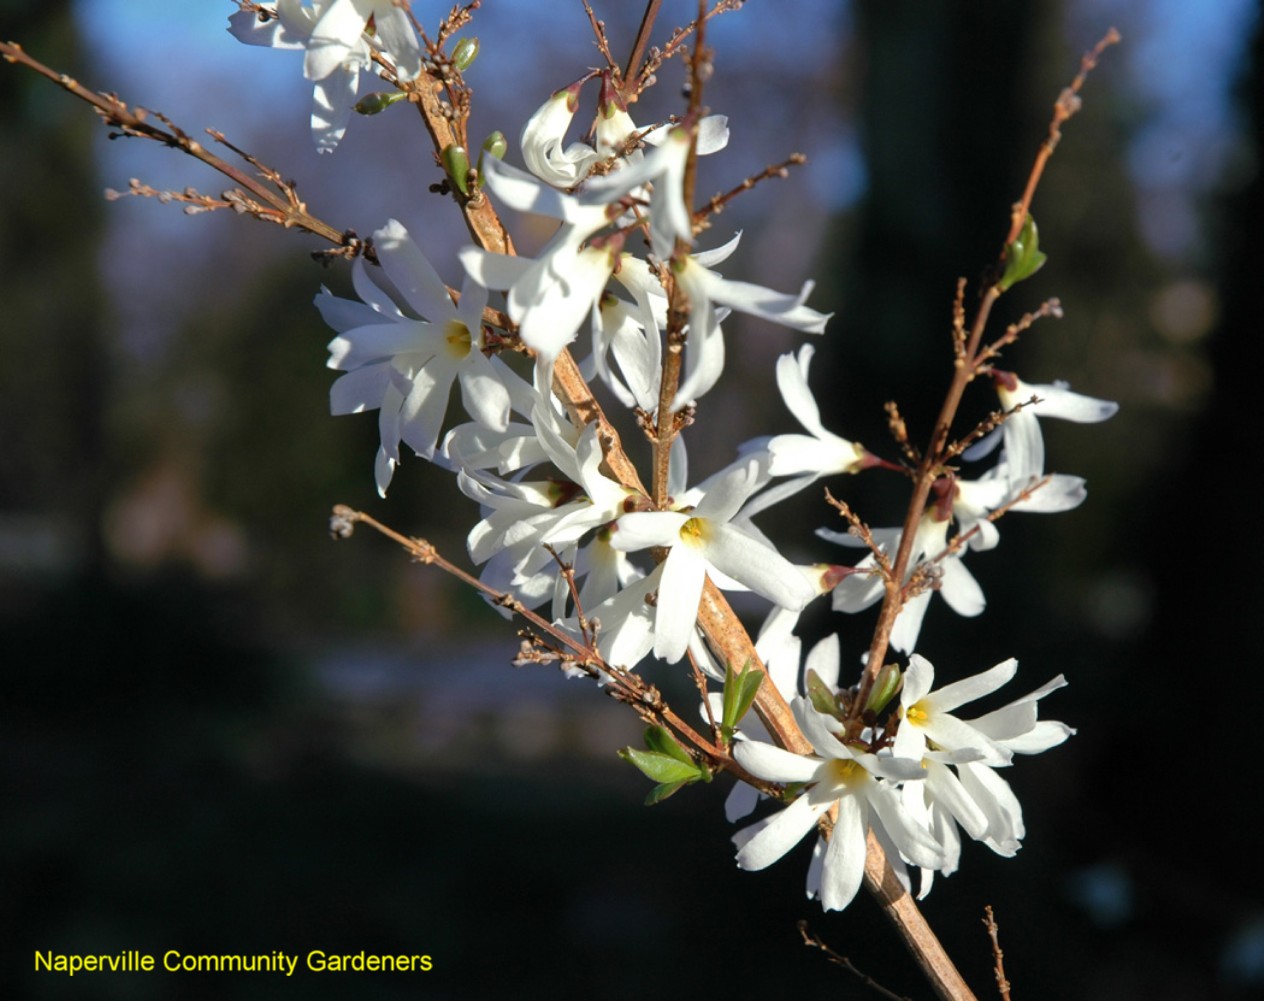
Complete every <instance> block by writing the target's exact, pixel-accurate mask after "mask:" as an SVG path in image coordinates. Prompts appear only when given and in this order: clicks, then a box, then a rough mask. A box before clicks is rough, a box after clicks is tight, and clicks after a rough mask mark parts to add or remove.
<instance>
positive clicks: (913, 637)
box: [816, 504, 987, 652]
mask: <svg viewBox="0 0 1264 1001" xmlns="http://www.w3.org/2000/svg"><path fill="white" fill-rule="evenodd" d="M951 521H952V517H951V513H950V511H944V510H943V506H941V505H936V504H931V505H929V506H928V507H927V508H926V511H925V513H924V514H923V515H922V519H921V521H920V522H919V523H918V526H917V533H916V535H914V537H913V546H912V551H911V552H910V553H909V563H908V569H907V571H906V572H905V577H904V582H903V583H908V581H909V579H910V578H911V577H912V575H913V574H914V573H915V572H916V571H917V569H918V567H919V566H922V565H930V567H931V572H932V574H933V578H932V579H933V581H934V582H936V583H937V584H938V587H937V588H935V589H934V591H935V592H937V593H938V594H939V595H940V596H941V597H942V598H943V599H944V601H945V602H947V603H948V607H949V608H951V609H952V610H953V611H954V612H956V613H957V614H958V615H964V616H967V617H971V616H975V615H978V614H979V613H980V612H982V611H983V608H984V606H985V605H986V604H987V599H985V598H984V596H983V589H982V588H980V587H979V582H978V581H976V580H975V579H974V575H973V574H971V573H970V571H969V570H967V569H966V566H965V564H964V563H963V562H962V561H961V554H960V553H959V552H953V553H949V552H947V549H948V527H949V525H950V523H951ZM816 534H817V535H818V536H820V537H821V538H823V539H827V540H829V541H830V542H837V543H839V544H840V545H844V546H857V545H863V543H861V542H860V540H859V539H856V538H855V537H853V536H851V535H848V534H847V533H846V532H834V531H831V530H829V529H825V528H818V529H817V530H816ZM900 535H901V532H900V529H898V528H886V529H881V528H880V529H874V531H873V538H874V541H875V542H877V543H878V544H879V545H880V546H882V547H883V549H884V550H885V551H886V552H887V553H888V554H892V555H894V553H895V551H896V550H897V549H898V548H899V544H900ZM856 571H857V572H856V573H854V574H852V575H851V576H850V577H847V578H846V579H844V580H843V581H842V582H841V583H840V584H839V585H838V586H837V587H836V588H834V597H833V607H834V610H835V611H838V612H848V613H855V612H859V611H863V610H864V609H866V608H868V607H869V606H870V605H872V604H874V603H875V602H877V601H878V600H879V599H881V598H882V597H883V595H884V594H885V593H886V585H885V584H884V583H883V579H882V575H881V574H880V573H878V572H877V561H876V560H875V559H874V557H873V555H872V554H870V555H869V556H866V557H865V558H864V559H863V560H861V561H860V562H859V563H857V564H856ZM923 572H925V571H923ZM929 583H930V582H929V581H928V584H929ZM931 594H932V591H931V590H930V589H929V588H928V589H926V590H923V591H921V592H920V593H919V594H916V595H914V596H913V597H911V598H909V599H908V600H907V601H905V603H904V607H903V608H902V609H901V610H900V614H899V616H898V617H897V618H896V620H895V625H894V627H892V629H891V646H893V647H894V648H895V649H896V650H901V651H905V652H907V651H910V650H912V649H913V648H914V647H915V646H916V645H917V637H918V635H919V634H920V633H921V631H922V620H923V619H924V618H925V616H926V608H927V606H928V605H929V604H930V597H931Z"/></svg>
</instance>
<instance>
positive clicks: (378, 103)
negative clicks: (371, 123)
mask: <svg viewBox="0 0 1264 1001" xmlns="http://www.w3.org/2000/svg"><path fill="white" fill-rule="evenodd" d="M407 97H408V95H407V94H405V93H404V92H403V91H402V90H396V91H392V92H390V93H386V92H384V91H380V90H375V91H374V92H373V93H372V94H365V95H364V96H363V97H362V98H360V100H358V101H356V103H355V110H356V113H357V114H361V115H376V114H378V112H381V111H385V110H386V109H387V108H389V107H390V106H391V105H392V104H394V103H395V102H396V101H403V100H405V99H406V98H407Z"/></svg>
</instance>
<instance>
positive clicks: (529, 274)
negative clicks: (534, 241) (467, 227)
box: [460, 157, 622, 358]
mask: <svg viewBox="0 0 1264 1001" xmlns="http://www.w3.org/2000/svg"><path fill="white" fill-rule="evenodd" d="M483 178H484V180H485V181H486V183H487V187H488V188H489V189H490V190H491V192H492V193H493V194H494V195H496V197H497V198H499V199H500V200H501V201H502V202H504V203H505V204H506V205H507V206H509V207H510V208H512V209H515V210H516V211H519V212H534V213H537V214H541V215H547V216H551V217H552V218H554V219H560V220H561V221H562V226H561V227H560V228H559V229H558V231H557V232H556V233H555V234H554V235H553V238H552V239H551V240H550V241H549V242H548V244H547V245H546V246H545V247H544V249H543V250H541V251H540V254H539V256H538V257H536V258H534V259H532V258H530V257H515V256H512V255H508V254H494V253H490V252H488V251H486V250H483V249H482V248H480V247H473V246H469V247H465V248H464V249H462V251H461V254H460V257H461V263H462V264H463V265H464V266H465V270H466V271H467V272H468V273H469V274H470V275H471V276H472V277H473V278H474V280H475V281H477V282H478V283H479V284H480V285H482V286H483V287H484V288H493V289H505V290H507V291H508V295H507V297H506V305H507V309H508V312H509V318H510V319H511V320H513V321H514V323H516V324H518V333H519V335H520V336H521V337H522V340H523V343H524V344H526V345H527V346H528V347H530V348H533V349H534V350H536V351H537V352H539V353H540V354H541V355H542V356H543V357H545V358H553V357H556V356H557V354H558V353H559V352H560V351H561V350H562V349H563V348H565V347H566V345H568V344H569V343H570V342H571V341H572V340H574V339H575V335H576V333H577V332H578V330H579V325H580V324H581V323H582V322H583V321H584V319H585V317H587V316H588V315H589V313H590V312H591V310H592V307H593V304H594V303H595V302H596V301H597V299H598V298H599V297H600V295H601V293H602V291H603V290H604V289H605V287H606V282H607V281H608V280H609V279H610V275H611V273H612V272H613V271H614V267H615V264H616V263H617V261H618V259H619V252H620V250H621V249H622V240H621V239H613V240H609V241H606V242H605V243H603V244H602V245H600V246H588V247H585V246H583V244H584V241H585V240H587V239H588V238H589V237H591V236H592V235H593V234H594V233H596V232H597V231H598V230H599V229H601V228H602V227H604V226H605V225H606V224H607V223H608V222H610V220H611V218H612V214H613V215H617V214H618V212H619V210H618V208H612V207H611V206H608V205H606V204H605V203H602V202H599V203H597V204H590V203H587V202H583V201H581V200H580V199H578V198H575V197H572V196H570V195H564V194H562V193H561V192H559V191H557V190H555V189H554V188H551V187H549V186H548V185H546V184H543V183H541V182H540V181H538V180H536V179H535V178H534V177H532V176H531V175H530V174H528V173H525V172H524V171H521V170H518V169H517V168H516V167H511V166H509V165H508V164H505V163H501V162H500V161H499V160H497V159H495V158H494V157H489V158H488V159H487V160H486V161H485V162H484V165H483Z"/></svg>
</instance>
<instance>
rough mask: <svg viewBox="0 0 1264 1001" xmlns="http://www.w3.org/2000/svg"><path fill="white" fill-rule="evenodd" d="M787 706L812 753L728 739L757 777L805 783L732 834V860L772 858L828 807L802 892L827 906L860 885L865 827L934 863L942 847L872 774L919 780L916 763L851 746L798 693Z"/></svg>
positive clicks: (749, 863) (837, 905)
mask: <svg viewBox="0 0 1264 1001" xmlns="http://www.w3.org/2000/svg"><path fill="white" fill-rule="evenodd" d="M792 708H793V710H794V716H795V719H796V721H797V722H798V724H799V727H800V729H801V730H802V731H803V734H804V736H805V737H807V739H808V740H809V741H810V742H811V744H812V749H813V751H814V753H813V754H810V755H799V754H792V753H791V752H789V751H786V750H783V749H782V748H779V747H775V746H773V745H771V744H764V743H758V742H756V741H751V740H745V741H737V742H734V745H733V755H734V757H735V758H736V759H737V761H738V763H739V764H740V765H741V766H742V767H743V768H745V769H746V770H747V771H748V772H750V773H751V774H752V775H754V776H756V777H757V778H761V779H765V780H766V781H769V782H778V783H786V784H788V783H798V782H802V783H805V784H806V785H807V788H806V789H805V790H804V791H803V793H802V794H800V796H799V797H798V798H797V799H796V800H795V801H794V802H792V803H791V804H790V805H789V806H788V807H786V808H785V809H784V810H781V811H780V812H778V813H775V814H773V815H772V816H771V817H768V818H767V819H765V820H762V821H760V822H758V823H756V824H754V825H752V826H751V827H748V828H746V829H745V830H742V831H739V832H738V833H737V835H735V836H734V838H733V841H734V843H735V844H736V845H737V846H738V852H737V864H738V866H739V867H740V868H742V869H748V870H753V869H764V868H767V867H768V866H770V865H772V863H774V862H776V861H777V860H778V859H780V858H781V857H782V856H783V855H785V854H786V852H788V851H789V850H790V849H791V848H793V847H794V846H795V845H796V844H797V843H798V842H799V841H800V840H802V838H803V836H804V835H805V834H807V833H808V832H810V831H811V830H812V829H813V828H814V827H816V826H817V823H818V821H819V820H820V819H821V817H822V816H823V815H824V814H825V813H826V811H828V810H830V809H831V808H834V807H836V808H837V816H836V818H835V820H834V826H833V831H832V832H831V834H830V838H829V843H828V845H824V846H822V845H820V844H818V851H819V852H820V855H819V865H817V864H814V866H813V868H812V869H811V870H809V896H811V895H813V894H814V893H816V894H819V896H820V898H821V905H822V906H823V907H824V908H825V909H826V910H827V911H834V910H842V909H843V908H844V907H846V906H847V905H848V904H849V903H851V900H852V898H853V897H855V895H856V892H857V891H858V890H859V889H860V884H861V881H862V879H863V877H864V869H865V855H866V851H867V846H866V834H867V832H868V830H869V829H870V827H873V828H874V829H875V834H879V833H880V834H881V835H882V836H883V837H885V838H886V839H888V840H889V841H890V842H891V843H893V844H894V845H895V847H896V848H897V849H898V850H899V852H900V854H901V855H903V856H904V857H906V858H908V859H911V860H912V861H913V862H914V863H915V864H917V865H920V866H923V867H925V868H930V869H937V868H939V866H940V865H942V864H943V850H942V848H941V847H940V846H939V845H938V844H937V843H936V842H935V841H934V839H933V838H932V837H931V836H930V834H929V833H928V832H927V831H925V830H924V829H922V828H920V827H918V826H917V824H916V823H915V822H914V821H913V819H912V818H911V817H910V816H909V815H908V813H907V812H906V811H905V810H904V808H903V807H902V806H901V804H900V800H899V794H898V792H897V790H896V788H895V786H894V785H890V784H887V783H886V782H883V781H880V779H885V780H887V781H888V782H907V781H914V780H920V779H921V778H922V777H923V774H924V773H923V770H922V766H921V764H920V763H919V762H918V761H916V760H910V759H907V758H898V757H889V756H879V755H874V754H869V753H866V752H863V751H859V750H855V749H853V748H851V747H849V746H848V745H846V744H844V743H843V742H842V741H840V740H839V739H838V737H837V736H835V735H834V734H833V733H832V732H830V727H829V722H828V721H827V718H826V717H825V716H823V715H821V714H820V713H818V712H817V711H816V710H815V709H813V708H812V707H811V705H809V704H808V703H807V702H806V701H805V700H803V699H795V700H794V702H793V703H792Z"/></svg>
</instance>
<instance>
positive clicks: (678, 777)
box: [619, 747, 702, 782]
mask: <svg viewBox="0 0 1264 1001" xmlns="http://www.w3.org/2000/svg"><path fill="white" fill-rule="evenodd" d="M619 757H621V758H622V759H623V760H624V761H627V762H629V763H631V764H633V765H635V766H636V767H637V768H638V769H640V771H641V774H642V775H644V776H645V777H646V778H648V779H653V780H654V781H655V782H697V781H698V780H699V779H701V778H702V771H701V769H699V768H698V766H697V765H695V764H694V763H693V762H692V761H689V762H685V761H680V760H678V759H677V758H675V757H673V756H672V755H670V754H660V753H659V752H658V751H638V750H637V749H636V748H635V747H625V748H623V750H621V751H619Z"/></svg>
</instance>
